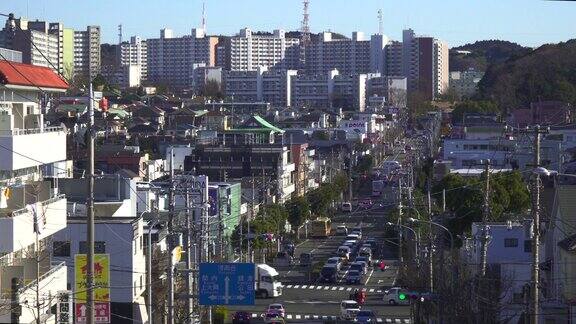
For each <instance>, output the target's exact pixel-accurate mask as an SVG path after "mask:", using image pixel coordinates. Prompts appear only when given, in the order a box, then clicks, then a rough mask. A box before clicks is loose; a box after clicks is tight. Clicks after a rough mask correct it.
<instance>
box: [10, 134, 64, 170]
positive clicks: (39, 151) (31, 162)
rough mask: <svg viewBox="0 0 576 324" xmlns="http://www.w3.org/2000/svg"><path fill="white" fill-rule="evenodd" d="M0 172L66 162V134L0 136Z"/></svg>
mask: <svg viewBox="0 0 576 324" xmlns="http://www.w3.org/2000/svg"><path fill="white" fill-rule="evenodd" d="M0 156H1V157H2V158H1V159H0V170H9V171H12V170H18V169H24V168H29V167H35V166H39V165H42V164H48V163H52V162H58V161H64V160H66V133H65V132H64V131H59V132H43V133H38V134H28V135H9V136H6V135H2V134H0Z"/></svg>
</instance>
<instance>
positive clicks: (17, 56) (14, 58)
mask: <svg viewBox="0 0 576 324" xmlns="http://www.w3.org/2000/svg"><path fill="white" fill-rule="evenodd" d="M0 57H2V59H3V60H7V61H11V62H16V63H22V52H20V51H14V50H11V49H8V48H0Z"/></svg>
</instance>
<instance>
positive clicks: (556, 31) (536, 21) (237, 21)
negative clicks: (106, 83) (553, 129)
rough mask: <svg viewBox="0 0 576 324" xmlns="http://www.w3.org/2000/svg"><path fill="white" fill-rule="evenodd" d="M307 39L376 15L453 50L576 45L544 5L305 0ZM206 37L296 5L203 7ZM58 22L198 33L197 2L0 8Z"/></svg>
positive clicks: (2, 2)
mask: <svg viewBox="0 0 576 324" xmlns="http://www.w3.org/2000/svg"><path fill="white" fill-rule="evenodd" d="M310 2H311V4H310V15H311V18H310V25H311V28H312V31H313V32H320V31H327V30H331V31H337V32H340V33H343V34H346V35H350V34H351V32H352V31H354V30H358V31H363V32H365V33H366V34H371V33H375V32H377V29H378V20H377V11H378V9H379V8H382V9H383V11H384V30H385V34H386V35H388V36H389V37H390V38H392V39H399V38H400V35H401V31H402V29H403V28H405V27H411V28H413V29H414V30H415V31H416V33H417V34H421V35H432V36H436V37H438V38H441V39H444V40H446V41H447V42H448V43H449V45H450V46H457V45H461V44H465V43H468V42H471V41H475V40H484V39H504V40H510V41H514V42H517V43H520V44H522V45H527V46H538V45H541V44H544V43H556V42H559V41H565V40H568V39H571V38H576V24H575V23H574V17H576V2H569V1H567V2H559V1H542V0H400V1H398V0H397V1H391V0H310ZM206 8H207V29H208V32H209V33H210V34H225V35H232V34H235V33H237V32H238V30H239V29H240V28H243V27H249V28H251V29H253V30H269V31H271V30H273V29H275V28H283V29H286V30H295V29H298V28H299V26H300V20H301V9H302V1H301V0H206ZM10 12H13V13H15V14H16V16H26V17H29V18H32V19H36V18H37V19H41V20H49V21H61V22H63V23H64V24H65V25H66V26H69V27H72V28H76V29H81V28H83V27H84V26H86V25H88V24H96V25H100V26H102V30H103V42H116V41H117V39H118V37H117V25H118V24H120V23H122V25H123V28H124V39H127V38H128V37H129V36H132V35H140V36H142V37H144V38H152V37H154V38H155V37H158V35H159V30H160V29H161V28H163V27H168V28H172V29H173V30H174V32H175V34H176V35H184V34H189V33H190V29H191V28H193V27H196V26H199V25H200V21H201V13H202V0H162V1H160V0H98V1H96V0H0V13H10Z"/></svg>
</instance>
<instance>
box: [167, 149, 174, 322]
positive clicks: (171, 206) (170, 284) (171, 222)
mask: <svg viewBox="0 0 576 324" xmlns="http://www.w3.org/2000/svg"><path fill="white" fill-rule="evenodd" d="M168 195H169V196H168V197H169V207H168V209H169V213H168V251H169V253H170V255H169V257H168V269H167V273H168V296H167V297H168V324H174V265H173V264H172V251H173V250H174V248H175V246H174V236H173V235H174V210H175V208H174V205H175V201H174V148H173V147H170V190H169V194H168Z"/></svg>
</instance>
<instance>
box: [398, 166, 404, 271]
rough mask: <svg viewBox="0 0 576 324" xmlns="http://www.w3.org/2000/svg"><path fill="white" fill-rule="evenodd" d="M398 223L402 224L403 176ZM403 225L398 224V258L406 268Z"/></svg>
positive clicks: (399, 197)
mask: <svg viewBox="0 0 576 324" xmlns="http://www.w3.org/2000/svg"><path fill="white" fill-rule="evenodd" d="M398 225H402V178H401V177H400V178H399V181H398ZM402 245H403V244H402V227H401V226H398V259H399V260H400V266H401V267H402V268H404V253H403V251H402V249H403V246H402Z"/></svg>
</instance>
